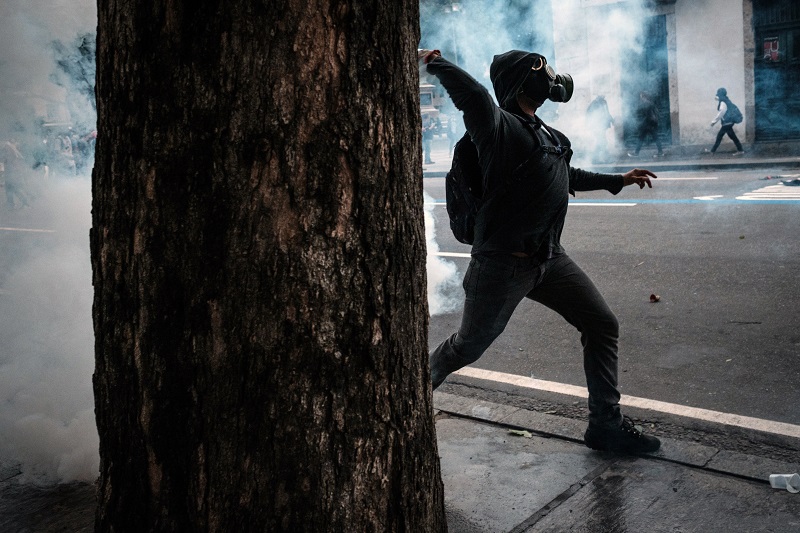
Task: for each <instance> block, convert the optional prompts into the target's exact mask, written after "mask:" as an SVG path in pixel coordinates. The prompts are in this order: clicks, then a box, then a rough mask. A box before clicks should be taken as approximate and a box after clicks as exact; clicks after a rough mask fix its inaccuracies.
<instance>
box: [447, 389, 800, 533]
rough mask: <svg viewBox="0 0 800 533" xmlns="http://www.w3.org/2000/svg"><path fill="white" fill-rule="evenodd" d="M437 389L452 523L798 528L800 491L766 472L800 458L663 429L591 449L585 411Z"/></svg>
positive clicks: (515, 527)
mask: <svg viewBox="0 0 800 533" xmlns="http://www.w3.org/2000/svg"><path fill="white" fill-rule="evenodd" d="M434 400H435V406H436V409H437V410H438V415H437V423H436V431H437V437H438V442H439V454H440V456H441V462H442V478H443V480H444V486H445V505H446V509H447V516H448V524H449V526H450V531H451V532H454V533H479V532H480V533H484V532H485V533H489V532H514V533H521V532H540V531H552V532H562V531H584V532H587V533H588V532H609V533H610V532H625V531H652V532H662V531H663V532H667V531H669V532H676V531H681V532H688V531H731V532H734V531H735V532H738V531H741V532H751V531H753V532H754V531H800V494H791V493H789V492H787V491H785V490H777V489H773V488H771V487H770V485H769V481H768V480H769V475H770V474H776V473H782V474H785V473H795V472H798V471H800V462H795V463H787V462H781V461H775V460H771V459H767V458H762V457H758V456H755V455H747V454H741V453H737V452H735V451H731V450H724V449H720V448H714V447H710V446H704V445H701V444H697V443H695V442H688V441H679V440H673V439H670V438H662V448H661V450H659V452H658V453H656V454H653V455H652V456H642V457H628V456H618V455H614V454H610V453H598V452H595V451H592V450H590V449H588V448H586V447H585V446H584V445H583V441H582V439H583V432H584V430H585V429H586V424H585V422H583V421H579V420H574V419H569V418H563V417H557V416H552V415H548V414H544V413H539V412H535V411H529V410H526V409H520V408H517V407H511V406H508V405H501V404H495V403H491V402H486V401H481V400H476V399H469V398H463V397H460V396H455V395H451V394H446V393H440V392H436V393H435V394H434ZM798 460H799V461H800V458H799V459H798Z"/></svg>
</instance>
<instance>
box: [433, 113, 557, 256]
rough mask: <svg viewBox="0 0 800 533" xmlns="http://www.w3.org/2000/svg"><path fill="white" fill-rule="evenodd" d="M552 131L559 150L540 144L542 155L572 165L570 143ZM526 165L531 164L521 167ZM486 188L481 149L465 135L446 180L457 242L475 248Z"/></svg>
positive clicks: (457, 147) (450, 212) (446, 196)
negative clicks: (550, 154)
mask: <svg viewBox="0 0 800 533" xmlns="http://www.w3.org/2000/svg"><path fill="white" fill-rule="evenodd" d="M522 124H523V125H524V126H525V128H526V129H528V131H530V133H531V135H533V136H534V137H536V138H537V139H538V135H537V134H536V131H535V129H534V128H533V127H532V126H531V125H530V124H529V123H528V122H527V121H524V120H523V121H522ZM546 127H547V126H545V128H546ZM548 131H550V134H551V136H552V138H553V139H555V140H556V143H557V146H543V145H541V144H540V145H539V148H538V151H543V152H549V153H552V154H556V155H558V157H565V158H566V160H567V164H569V160H570V158H571V157H572V149H571V148H570V145H569V140H568V139H567V138H566V137H563V136H562V135H561V134H557V132H555V131H553V130H550V129H549V128H548ZM534 155H535V153H534V154H531V157H533V156H534ZM525 164H527V161H526V162H525V163H522V164H521V165H520V166H523V165H525ZM484 185H485V184H484V182H483V173H482V172H481V167H480V164H479V163H478V148H477V147H476V146H475V143H473V142H472V139H471V138H470V136H469V133H465V134H464V136H463V137H461V139H459V141H458V142H457V143H456V145H455V147H454V148H453V164H452V166H451V167H450V172H448V173H447V175H446V176H445V178H444V189H445V198H446V201H447V214H448V215H449V217H450V229H451V230H452V232H453V236H454V237H455V238H456V240H458V241H459V242H462V243H464V244H473V242H474V240H475V219H476V218H477V216H478V210H479V209H480V207H481V205H482V203H483V201H484V191H485V187H484Z"/></svg>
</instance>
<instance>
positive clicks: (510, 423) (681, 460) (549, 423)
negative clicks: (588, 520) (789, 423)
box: [433, 392, 800, 484]
mask: <svg viewBox="0 0 800 533" xmlns="http://www.w3.org/2000/svg"><path fill="white" fill-rule="evenodd" d="M433 399H434V409H435V410H437V411H440V412H443V413H446V414H448V415H451V416H455V417H460V418H468V419H472V420H476V421H479V422H484V423H489V424H494V425H497V426H504V427H508V428H509V429H522V430H527V431H530V432H531V433H535V434H537V435H540V436H544V437H550V438H557V439H562V440H568V441H571V442H577V443H581V444H582V443H583V432H584V431H585V429H586V423H585V422H581V421H578V420H574V419H571V418H564V417H559V416H554V415H548V414H545V413H539V412H537V411H530V410H527V409H522V408H519V407H512V406H508V405H502V404H497V403H492V402H487V401H483V400H475V399H472V398H464V397H461V396H456V395H454V394H447V393H444V392H436V393H434V395H433ZM659 438H660V439H661V449H660V450H659V451H658V452H656V453H653V454H648V455H642V456H640V457H641V458H644V459H656V460H662V461H667V462H670V463H675V464H679V465H683V466H687V467H691V468H697V469H701V470H706V471H709V472H715V473H718V474H724V475H729V476H735V477H739V478H743V479H747V480H751V481H756V482H760V483H765V484H769V476H770V474H775V473H786V472H798V471H800V464H794V463H787V462H783V461H776V460H773V459H767V458H764V457H758V456H754V455H749V454H744V453H739V452H734V451H730V450H723V449H720V448H715V447H711V446H706V445H703V444H697V443H692V442H686V441H679V440H675V439H670V438H662V437H659Z"/></svg>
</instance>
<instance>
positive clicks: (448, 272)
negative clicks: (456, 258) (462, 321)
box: [425, 193, 462, 316]
mask: <svg viewBox="0 0 800 533" xmlns="http://www.w3.org/2000/svg"><path fill="white" fill-rule="evenodd" d="M433 202H434V199H433V198H431V196H430V195H428V193H425V242H426V243H427V245H428V260H427V271H428V309H429V312H430V314H431V316H434V315H440V314H443V313H450V312H453V311H457V310H458V309H459V308H460V307H461V304H462V294H461V291H460V288H461V284H460V280H459V278H458V275H457V274H458V270H457V268H456V265H455V263H453V262H452V261H448V260H446V259H442V258H441V257H439V256H437V255H434V254H435V253H436V252H438V251H439V245H438V244H437V243H436V221H435V219H434V218H433V209H434V205H433Z"/></svg>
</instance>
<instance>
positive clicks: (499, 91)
mask: <svg viewBox="0 0 800 533" xmlns="http://www.w3.org/2000/svg"><path fill="white" fill-rule="evenodd" d="M537 57H540V56H538V54H532V53H529V52H522V51H519V50H512V51H510V52H506V53H505V54H501V55H498V56H495V57H494V61H492V65H491V68H490V71H489V73H490V77H491V80H492V84H493V85H494V90H495V95H496V96H497V101H498V102H500V106H498V105H497V104H496V103H495V102H494V100H492V97H491V95H490V94H489V92H488V91H487V90H486V88H485V87H484V86H483V85H481V84H480V83H478V81H476V80H475V79H474V78H473V77H472V76H470V75H469V74H467V73H466V72H465V71H463V70H462V69H460V68H459V67H457V66H456V65H454V64H452V63H450V62H449V61H447V60H446V59H444V58H442V57H437V58H435V59H434V60H432V61H431V62H430V63H428V72H429V73H430V74H433V75H435V76H436V77H437V78H439V81H440V82H441V84H442V86H444V88H445V89H446V90H447V93H448V94H449V95H450V98H451V99H452V100H453V103H454V104H455V106H456V107H457V108H458V109H460V110H461V111H462V112H463V113H464V125H465V126H466V129H467V132H468V133H469V135H470V137H471V138H472V141H473V142H474V143H475V145H476V146H477V148H478V161H479V163H480V166H481V170H482V172H483V177H484V188H485V191H486V192H485V194H484V202H483V205H482V206H481V209H480V211H479V212H478V217H477V220H476V223H475V241H474V243H473V246H472V254H473V255H475V254H493V253H514V252H517V253H519V252H522V253H525V254H528V255H535V256H537V257H539V258H540V259H542V260H543V259H547V258H550V257H553V256H556V255H559V254H562V253H563V251H564V249H563V248H562V247H561V243H560V240H561V231H562V229H563V227H564V217H565V216H566V214H567V204H568V200H569V194H570V193H571V192H573V193H574V191H593V190H600V189H605V190H608V191H609V192H611V193H613V194H617V193H618V192H619V191H620V190H621V189H622V187H623V180H622V176H621V175H618V174H617V175H611V174H596V173H592V172H587V171H585V170H581V169H576V168H573V167H571V166H569V159H570V156H571V154H572V151H571V149H570V143H569V139H567V138H566V136H564V135H563V134H562V133H560V132H558V131H556V130H554V129H552V128H549V127H547V126H546V125H545V124H544V123H543V122H542V121H541V120H540V119H539V118H538V117H535V118H531V117H529V116H527V115H526V114H525V113H524V112H523V111H522V109H520V107H519V104H518V103H517V93H519V90H520V87H521V85H522V83H523V81H524V80H525V77H526V76H527V75H528V73H529V72H530V70H531V66H532V65H533V62H534V60H535V59H536V58H537ZM559 152H560V153H559Z"/></svg>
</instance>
